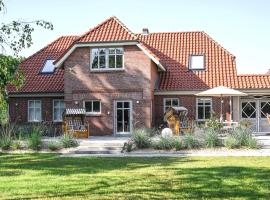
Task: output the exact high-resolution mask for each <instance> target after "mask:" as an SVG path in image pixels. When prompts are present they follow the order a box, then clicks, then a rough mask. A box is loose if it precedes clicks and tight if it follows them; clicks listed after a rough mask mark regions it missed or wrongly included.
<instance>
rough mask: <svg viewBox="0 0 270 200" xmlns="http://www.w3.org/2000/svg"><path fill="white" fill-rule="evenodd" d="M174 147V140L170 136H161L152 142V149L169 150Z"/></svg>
mask: <svg viewBox="0 0 270 200" xmlns="http://www.w3.org/2000/svg"><path fill="white" fill-rule="evenodd" d="M174 147H175V138H174V137H172V136H161V137H159V138H158V139H157V140H156V141H155V142H153V148H154V149H162V150H171V149H173V148H174Z"/></svg>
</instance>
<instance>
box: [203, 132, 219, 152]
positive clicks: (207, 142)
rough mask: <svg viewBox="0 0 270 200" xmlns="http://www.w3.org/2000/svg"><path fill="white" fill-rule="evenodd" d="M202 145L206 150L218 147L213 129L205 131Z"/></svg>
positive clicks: (216, 133) (217, 138)
mask: <svg viewBox="0 0 270 200" xmlns="http://www.w3.org/2000/svg"><path fill="white" fill-rule="evenodd" d="M203 145H204V146H205V147H207V148H214V147H217V146H219V145H220V140H219V137H218V132H217V131H216V130H215V129H213V128H208V129H206V130H205V133H204V136H203Z"/></svg>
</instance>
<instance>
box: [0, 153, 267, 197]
mask: <svg viewBox="0 0 270 200" xmlns="http://www.w3.org/2000/svg"><path fill="white" fill-rule="evenodd" d="M269 196H270V157H197V158H95V157H82V158H63V157H59V156H57V155H54V154H14V155H12V154H0V199H20V198H23V199H209V198H213V199H221V198H222V199H224V198H227V199H268V198H269Z"/></svg>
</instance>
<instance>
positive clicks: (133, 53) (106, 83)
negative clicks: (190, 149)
mask: <svg viewBox="0 0 270 200" xmlns="http://www.w3.org/2000/svg"><path fill="white" fill-rule="evenodd" d="M90 51H91V49H90V48H78V49H76V50H75V51H74V52H73V53H72V54H71V55H70V56H69V58H68V59H67V60H66V62H65V66H64V67H65V78H64V80H65V84H64V85H65V102H66V106H67V107H77V106H78V107H82V106H83V102H84V101H87V100H100V101H101V114H100V115H98V116H87V120H88V122H89V124H90V134H91V135H107V134H109V135H111V134H113V132H114V101H115V100H130V101H132V110H133V115H132V117H133V122H132V123H133V126H135V127H140V126H144V127H151V126H152V109H151V107H152V103H153V98H154V85H155V83H156V81H157V77H158V75H157V73H158V72H157V66H156V65H155V64H153V63H152V61H151V60H150V59H149V58H148V57H147V56H146V55H145V54H144V53H143V52H142V51H141V50H140V49H139V48H138V47H137V46H124V69H123V70H120V71H110V72H92V71H90ZM75 102H78V105H75Z"/></svg>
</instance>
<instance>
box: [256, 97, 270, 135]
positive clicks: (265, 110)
mask: <svg viewBox="0 0 270 200" xmlns="http://www.w3.org/2000/svg"><path fill="white" fill-rule="evenodd" d="M259 104H260V105H259V107H260V113H259V121H258V125H259V127H260V128H259V132H268V133H269V131H270V128H269V122H268V120H267V118H266V116H267V114H270V101H269V100H261V101H260V102H259Z"/></svg>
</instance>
